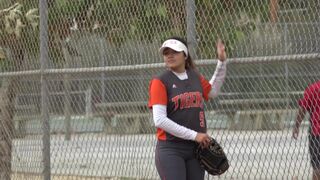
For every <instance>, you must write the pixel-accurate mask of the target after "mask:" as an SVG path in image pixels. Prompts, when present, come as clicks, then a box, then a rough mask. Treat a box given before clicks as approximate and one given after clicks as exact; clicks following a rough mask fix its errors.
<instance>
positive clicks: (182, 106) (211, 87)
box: [149, 37, 226, 180]
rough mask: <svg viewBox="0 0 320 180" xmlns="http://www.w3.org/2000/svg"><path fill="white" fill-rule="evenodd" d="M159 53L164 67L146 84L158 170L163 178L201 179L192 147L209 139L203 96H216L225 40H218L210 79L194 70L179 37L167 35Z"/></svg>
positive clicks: (223, 66) (222, 71)
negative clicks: (216, 57) (214, 63)
mask: <svg viewBox="0 0 320 180" xmlns="http://www.w3.org/2000/svg"><path fill="white" fill-rule="evenodd" d="M160 53H161V54H162V55H163V59H164V62H165V64H166V67H167V70H166V71H164V72H163V73H162V74H161V75H159V76H157V77H155V78H153V79H152V80H151V82H150V87H149V107H150V108H152V112H153V120H154V123H155V126H156V128H157V139H158V141H157V145H156V152H155V161H156V168H157V171H158V174H159V175H160V178H161V179H163V180H203V179H204V170H203V169H202V168H201V166H200V164H199V162H198V161H197V159H196V158H195V156H194V149H195V146H196V142H197V143H199V144H200V145H201V146H203V147H206V146H208V144H209V142H210V137H209V135H208V134H207V133H206V131H207V125H206V119H205V114H204V107H203V100H208V99H209V98H213V97H215V96H217V95H218V92H219V90H220V87H221V85H222V84H223V82H224V78H225V74H226V61H225V60H226V52H225V47H224V44H223V43H222V42H221V41H220V40H219V41H218V42H217V53H218V58H219V62H218V64H217V66H216V70H215V72H214V74H213V76H212V78H211V80H210V81H207V80H206V79H205V78H204V77H203V76H202V75H201V74H199V72H197V71H196V69H195V66H194V63H193V61H192V59H191V57H190V55H189V52H188V47H187V43H186V42H185V41H184V40H183V39H182V38H179V37H172V38H169V39H167V40H166V41H165V42H164V43H163V44H162V46H161V48H160Z"/></svg>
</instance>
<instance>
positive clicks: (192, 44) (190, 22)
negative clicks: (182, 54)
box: [186, 0, 197, 59]
mask: <svg viewBox="0 0 320 180" xmlns="http://www.w3.org/2000/svg"><path fill="white" fill-rule="evenodd" d="M186 1H187V2H186V9H187V41H188V48H189V51H190V52H189V54H190V56H191V57H192V58H193V59H197V54H196V46H197V37H196V36H197V33H196V15H195V14H196V4H195V1H194V0H186Z"/></svg>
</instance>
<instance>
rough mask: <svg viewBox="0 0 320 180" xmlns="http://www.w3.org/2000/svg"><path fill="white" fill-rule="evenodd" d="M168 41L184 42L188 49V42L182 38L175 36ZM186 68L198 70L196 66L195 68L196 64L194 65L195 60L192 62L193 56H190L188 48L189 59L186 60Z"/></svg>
mask: <svg viewBox="0 0 320 180" xmlns="http://www.w3.org/2000/svg"><path fill="white" fill-rule="evenodd" d="M168 39H175V40H178V41H180V42H182V43H183V44H184V45H185V46H186V47H187V48H188V44H187V41H186V40H184V39H183V38H181V37H177V36H173V37H170V38H168ZM185 55H186V54H185ZM185 68H186V69H195V68H196V66H195V64H194V62H193V60H192V58H191V56H190V51H189V48H188V57H187V59H186V65H185Z"/></svg>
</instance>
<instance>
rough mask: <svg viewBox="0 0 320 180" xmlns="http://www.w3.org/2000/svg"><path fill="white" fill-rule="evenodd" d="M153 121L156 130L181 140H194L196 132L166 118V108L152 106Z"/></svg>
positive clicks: (156, 105) (158, 105)
mask: <svg viewBox="0 0 320 180" xmlns="http://www.w3.org/2000/svg"><path fill="white" fill-rule="evenodd" d="M152 112H153V121H154V124H155V126H156V127H157V128H161V129H162V130H164V131H166V132H168V133H170V134H172V135H174V136H176V137H179V138H182V139H186V140H193V141H194V140H195V139H196V136H197V132H196V131H194V130H191V129H188V128H186V127H184V126H181V125H179V124H177V123H175V122H174V121H172V120H171V119H169V118H168V117H167V106H166V105H160V104H155V105H153V106H152Z"/></svg>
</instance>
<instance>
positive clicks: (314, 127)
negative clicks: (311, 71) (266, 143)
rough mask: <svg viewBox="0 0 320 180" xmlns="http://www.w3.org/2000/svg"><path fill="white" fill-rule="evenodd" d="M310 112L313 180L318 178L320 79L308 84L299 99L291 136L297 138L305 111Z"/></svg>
mask: <svg viewBox="0 0 320 180" xmlns="http://www.w3.org/2000/svg"><path fill="white" fill-rule="evenodd" d="M307 112H308V113H309V114H310V126H311V127H310V129H309V136H308V137H309V153H310V159H311V165H312V168H313V180H316V179H317V180H320V81H317V82H315V83H313V84H311V85H309V86H308V87H307V88H306V89H305V91H304V95H303V98H302V99H300V100H299V111H298V114H297V118H296V123H295V126H294V128H293V133H292V137H293V138H294V139H297V137H298V135H299V127H300V124H301V122H302V120H303V119H304V117H305V115H306V113H307Z"/></svg>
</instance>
